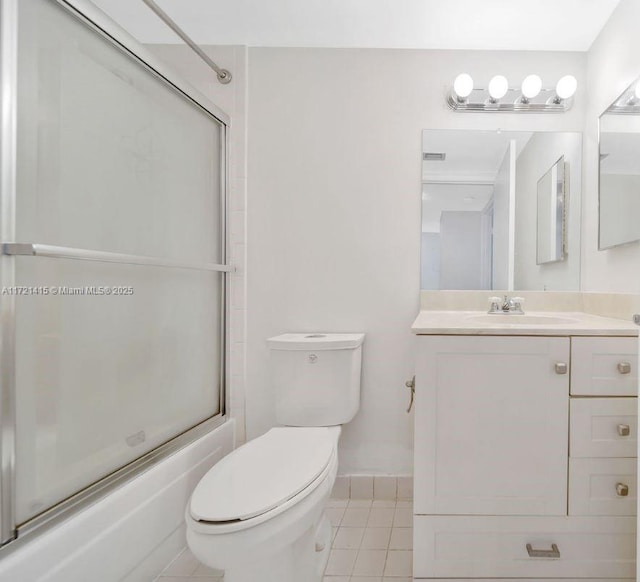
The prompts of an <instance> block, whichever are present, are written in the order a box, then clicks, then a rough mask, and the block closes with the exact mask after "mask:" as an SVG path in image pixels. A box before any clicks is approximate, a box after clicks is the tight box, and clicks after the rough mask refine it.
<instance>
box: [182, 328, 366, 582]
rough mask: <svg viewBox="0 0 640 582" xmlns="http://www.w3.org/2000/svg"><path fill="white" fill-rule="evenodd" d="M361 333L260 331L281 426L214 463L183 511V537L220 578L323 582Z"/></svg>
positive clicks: (354, 400)
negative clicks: (268, 334)
mask: <svg viewBox="0 0 640 582" xmlns="http://www.w3.org/2000/svg"><path fill="white" fill-rule="evenodd" d="M363 341H364V334H326V333H311V334H292V333H289V334H283V335H280V336H277V337H273V338H270V339H269V340H267V344H268V346H269V348H270V350H271V373H272V381H273V388H274V395H275V410H276V420H277V422H278V423H279V424H280V425H281V426H279V427H277V428H272V429H271V430H270V431H269V432H267V433H266V434H264V435H262V436H260V437H258V438H256V439H254V440H252V441H250V442H248V443H247V444H245V445H243V446H241V447H240V448H238V449H236V450H235V451H233V452H232V453H230V454H229V455H227V456H226V457H224V458H223V459H222V460H221V461H220V462H219V463H218V464H216V465H215V466H214V467H212V468H211V469H210V470H209V472H208V473H207V474H206V475H205V476H204V477H203V478H202V479H201V481H200V483H199V484H198V485H197V487H196V489H195V490H194V492H193V494H192V496H191V499H190V501H189V504H188V506H187V509H186V512H185V520H186V525H187V543H188V544H189V547H190V548H191V551H192V552H193V553H194V554H195V556H196V557H197V558H198V559H199V560H200V561H201V562H202V563H203V564H206V565H207V566H210V567H211V568H216V569H219V570H224V580H225V582H320V581H321V580H322V574H323V571H324V568H325V566H326V563H327V560H328V558H329V548H330V545H331V525H330V523H329V520H328V519H327V518H326V516H325V515H324V506H325V504H326V501H327V499H328V498H329V494H330V493H331V489H332V487H333V483H334V481H335V478H336V473H337V470H338V439H339V438H340V432H341V427H340V425H342V424H344V423H347V422H349V421H351V419H352V418H353V417H354V416H355V414H356V413H357V412H358V409H359V408H360V372H361V363H362V343H363Z"/></svg>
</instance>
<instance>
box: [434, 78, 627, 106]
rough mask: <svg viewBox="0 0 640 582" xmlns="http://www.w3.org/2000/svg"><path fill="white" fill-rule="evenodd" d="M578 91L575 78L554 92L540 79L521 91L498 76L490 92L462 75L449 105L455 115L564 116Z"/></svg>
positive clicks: (527, 82) (527, 80)
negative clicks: (512, 114) (474, 113)
mask: <svg viewBox="0 0 640 582" xmlns="http://www.w3.org/2000/svg"><path fill="white" fill-rule="evenodd" d="M577 88H578V81H577V80H576V78H575V77H574V76H573V75H565V76H564V77H562V78H561V79H560V80H559V81H558V82H557V83H556V86H555V87H553V88H545V87H543V85H542V79H541V78H540V76H539V75H528V76H527V77H525V78H524V80H523V81H522V84H521V86H520V87H518V88H513V87H510V86H509V81H508V80H507V78H506V77H505V76H503V75H496V76H494V77H492V78H491V80H490V81H489V84H488V85H487V87H486V88H481V87H478V88H476V87H475V86H474V82H473V79H472V78H471V75H469V74H468V73H461V74H460V75H458V76H457V77H456V78H455V81H454V83H453V87H452V88H451V90H450V91H449V93H448V94H447V96H446V101H447V105H449V107H450V108H451V109H453V110H454V111H472V112H481V111H484V112H486V113H498V112H508V113H564V112H565V111H568V110H569V109H570V108H571V106H572V105H573V96H574V94H575V92H576V90H577ZM638 91H639V92H640V85H639V86H638ZM638 102H639V103H640V98H639V99H638Z"/></svg>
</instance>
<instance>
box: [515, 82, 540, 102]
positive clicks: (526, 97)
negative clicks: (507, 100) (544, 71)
mask: <svg viewBox="0 0 640 582" xmlns="http://www.w3.org/2000/svg"><path fill="white" fill-rule="evenodd" d="M520 90H521V91H522V97H521V98H520V103H530V101H531V99H535V98H536V97H537V96H538V95H540V91H542V79H541V78H540V77H539V76H538V75H529V76H528V77H525V79H524V81H522V86H521V87H520Z"/></svg>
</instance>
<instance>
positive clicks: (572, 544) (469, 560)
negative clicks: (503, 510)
mask: <svg viewBox="0 0 640 582" xmlns="http://www.w3.org/2000/svg"><path fill="white" fill-rule="evenodd" d="M635 531H636V518H635V517H467V516H464V517H463V516H454V517H450V516H419V515H418V516H415V517H414V541H413V547H414V551H413V556H414V561H413V576H414V577H415V578H472V579H479V578H530V579H536V580H537V579H542V578H583V577H584V578H606V579H608V580H612V579H617V578H633V577H634V576H635V568H636V564H635V556H636V536H635ZM596 532H597V533H596ZM527 544H529V545H530V548H529V550H528V549H527ZM552 544H554V545H555V546H556V549H557V551H558V552H559V553H560V557H559V558H551V557H544V556H541V555H540V554H539V553H538V552H539V551H540V550H551V548H552ZM529 552H531V554H530V553H529ZM536 554H538V556H536Z"/></svg>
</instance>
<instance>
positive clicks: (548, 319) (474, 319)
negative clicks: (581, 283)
mask: <svg viewBox="0 0 640 582" xmlns="http://www.w3.org/2000/svg"><path fill="white" fill-rule="evenodd" d="M467 321H468V322H469V323H477V324H480V323H486V324H489V325H504V324H508V323H514V324H515V323H519V324H522V325H562V324H567V323H577V322H578V320H577V319H573V318H571V317H555V316H553V315H509V314H506V313H491V314H489V313H485V314H484V315H471V316H469V317H468V318H467Z"/></svg>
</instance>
